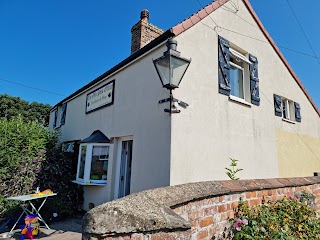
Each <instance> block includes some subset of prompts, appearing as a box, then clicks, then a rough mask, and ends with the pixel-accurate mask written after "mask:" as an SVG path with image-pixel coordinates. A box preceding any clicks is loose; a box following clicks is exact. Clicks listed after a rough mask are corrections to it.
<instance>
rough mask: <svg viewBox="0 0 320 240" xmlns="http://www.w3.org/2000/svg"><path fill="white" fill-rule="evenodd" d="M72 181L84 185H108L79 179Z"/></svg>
mask: <svg viewBox="0 0 320 240" xmlns="http://www.w3.org/2000/svg"><path fill="white" fill-rule="evenodd" d="M71 182H73V183H76V184H79V185H83V186H101V187H103V186H105V185H107V183H91V182H90V183H88V182H82V181H79V180H73V181H71Z"/></svg>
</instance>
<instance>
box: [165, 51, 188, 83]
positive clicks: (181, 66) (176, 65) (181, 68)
mask: <svg viewBox="0 0 320 240" xmlns="http://www.w3.org/2000/svg"><path fill="white" fill-rule="evenodd" d="M170 63H171V69H172V71H171V77H170V79H171V81H170V84H171V85H173V86H175V87H178V86H179V84H180V82H181V80H182V77H183V75H184V73H185V72H186V70H187V68H188V66H189V64H190V62H189V61H188V60H185V59H182V58H179V57H175V56H171V61H170Z"/></svg>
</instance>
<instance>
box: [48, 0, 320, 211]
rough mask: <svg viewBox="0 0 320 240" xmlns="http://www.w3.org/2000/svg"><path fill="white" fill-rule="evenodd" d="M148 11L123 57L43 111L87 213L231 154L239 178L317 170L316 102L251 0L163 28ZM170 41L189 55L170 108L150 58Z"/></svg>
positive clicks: (210, 174)
mask: <svg viewBox="0 0 320 240" xmlns="http://www.w3.org/2000/svg"><path fill="white" fill-rule="evenodd" d="M226 8H228V9H229V10H230V9H231V10H232V9H234V11H226ZM148 19H149V13H148V12H147V11H145V10H144V11H142V13H141V19H140V21H139V22H138V23H137V24H136V25H134V26H133V28H132V48H131V51H132V53H131V55H130V56H129V57H128V58H126V59H125V60H123V61H122V62H121V63H119V64H118V65H116V66H114V67H113V68H111V69H110V70H108V71H107V72H105V73H104V74H102V75H101V76H99V77H97V78H96V79H94V80H93V81H91V82H89V83H88V84H87V85H85V86H84V87H82V88H81V89H79V90H78V91H76V92H75V93H73V94H71V95H70V96H68V97H67V98H65V99H63V100H62V101H61V102H59V103H58V104H56V105H55V106H54V107H53V108H52V110H51V115H50V126H51V127H52V128H53V129H59V130H60V131H61V139H60V140H61V142H63V143H65V144H64V145H65V147H66V148H65V149H66V151H74V153H75V155H76V157H77V159H78V164H77V176H75V181H74V183H75V184H81V185H83V186H84V199H85V201H84V205H83V208H84V209H88V208H89V207H90V205H91V206H93V205H99V204H101V203H103V202H106V201H110V200H113V199H116V198H119V197H123V196H125V195H127V194H129V193H134V192H138V191H142V190H145V189H150V188H156V187H161V186H168V185H176V184H182V183H187V182H195V181H206V180H219V179H227V175H226V174H225V167H227V166H228V165H229V158H236V159H238V160H239V166H240V167H241V168H243V169H244V170H243V171H242V172H240V174H239V177H241V178H273V177H298V176H310V175H313V172H317V171H320V147H319V146H320V118H319V116H320V112H319V109H318V108H317V106H316V105H315V103H314V102H313V101H312V99H311V97H310V95H309V94H308V93H307V91H306V90H305V88H304V87H303V85H302V82H301V81H300V80H299V78H298V77H297V75H296V74H295V73H294V71H293V70H292V68H291V67H290V65H289V64H288V62H287V61H286V59H285V58H284V56H283V55H282V53H281V52H280V50H279V49H278V47H277V46H276V44H275V43H274V41H273V40H272V39H271V37H270V35H269V34H268V33H267V31H266V30H265V28H264V27H263V25H262V23H261V22H260V20H259V18H258V17H257V15H256V14H255V12H254V10H253V9H252V7H251V5H250V3H249V1H248V0H241V1H239V6H238V7H237V9H235V6H234V4H231V3H230V2H229V1H228V0H220V1H215V2H213V3H211V4H209V5H208V6H207V7H205V9H202V10H200V11H199V12H197V13H195V14H194V15H192V16H191V17H190V18H188V19H186V20H184V21H183V22H181V23H179V24H178V25H176V26H174V27H172V28H171V29H169V30H167V31H162V30H161V29H159V28H157V27H156V26H154V25H152V24H150V23H149V21H148ZM222 19H223V21H222ZM243 19H245V20H246V21H243ZM216 24H218V25H216ZM250 25H251V26H250ZM248 36H249V37H248ZM168 39H171V40H173V41H171V43H172V44H171V45H174V41H177V43H178V45H177V50H178V51H179V52H180V53H181V55H180V57H183V58H186V59H192V61H191V64H190V65H189V67H188V69H187V71H186V72H184V70H182V71H181V72H180V73H181V74H180V75H183V74H184V73H185V74H184V76H183V79H182V81H181V83H180V85H179V88H177V89H175V90H173V91H172V93H173V96H172V100H173V103H172V105H170V101H167V100H168V99H169V100H170V94H169V91H168V90H167V89H166V88H163V86H162V84H161V81H160V79H159V75H160V76H162V77H163V78H165V76H164V75H161V74H162V72H161V68H162V67H163V69H162V70H166V68H165V66H164V65H163V64H162V65H161V64H160V65H158V68H157V69H156V68H155V64H154V60H155V59H159V58H160V57H162V56H163V53H164V52H166V51H167V46H166V43H167V41H168ZM256 39H259V40H261V41H257V40H256ZM265 42H267V43H269V44H266V43H265ZM174 48H175V46H173V49H171V50H170V51H169V52H171V53H172V54H173V55H175V54H178V53H177V52H176V51H175V50H174ZM186 61H188V60H186ZM172 65H174V63H172V62H171V66H172ZM271 69H272V71H271ZM157 70H158V72H157ZM179 70H180V69H174V70H173V71H174V72H170V71H169V72H168V73H170V74H176V72H177V71H179ZM172 76H173V75H172ZM170 106H171V112H172V114H170V110H168V109H170ZM164 110H165V111H164ZM168 111H169V112H168ZM179 112H180V113H179Z"/></svg>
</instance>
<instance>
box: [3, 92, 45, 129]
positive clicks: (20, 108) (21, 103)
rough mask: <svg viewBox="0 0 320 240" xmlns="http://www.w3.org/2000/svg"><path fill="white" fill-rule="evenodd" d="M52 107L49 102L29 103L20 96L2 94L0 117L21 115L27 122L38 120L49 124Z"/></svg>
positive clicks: (9, 117)
mask: <svg viewBox="0 0 320 240" xmlns="http://www.w3.org/2000/svg"><path fill="white" fill-rule="evenodd" d="M50 108H51V106H50V105H49V104H42V103H37V102H33V103H29V102H27V101H25V100H22V99H21V98H19V97H12V96H9V95H7V94H0V117H6V118H8V119H11V118H12V117H16V116H19V115H21V117H22V119H23V120H24V121H26V122H29V121H35V120H37V121H39V122H41V123H42V122H43V123H44V125H45V126H48V124H49V116H50Z"/></svg>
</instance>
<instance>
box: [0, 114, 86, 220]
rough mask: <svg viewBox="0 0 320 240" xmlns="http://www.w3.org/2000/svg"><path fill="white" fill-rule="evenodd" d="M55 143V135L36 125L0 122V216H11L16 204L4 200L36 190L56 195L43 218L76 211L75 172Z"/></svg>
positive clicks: (77, 196) (11, 120)
mask: <svg viewBox="0 0 320 240" xmlns="http://www.w3.org/2000/svg"><path fill="white" fill-rule="evenodd" d="M57 143H58V135H57V133H56V132H52V131H49V129H48V128H46V127H44V126H43V125H42V124H38V123H37V122H36V121H32V122H27V123H26V122H24V121H23V119H22V118H21V117H13V118H11V119H10V120H7V119H6V118H0V146H1V148H0V216H2V217H3V216H4V215H5V214H11V213H12V211H15V210H17V205H18V204H19V202H17V201H8V200H6V199H5V198H7V197H10V196H18V195H24V194H30V193H32V192H33V190H35V189H36V188H37V187H40V190H45V189H46V188H50V189H51V190H52V191H54V192H58V195H57V196H55V197H53V198H52V199H50V198H49V199H48V202H47V203H46V204H45V205H44V207H43V208H42V210H41V214H42V216H43V217H45V216H48V215H51V214H52V212H60V214H62V215H64V216H67V215H71V214H73V213H74V211H75V210H77V208H78V205H79V203H80V201H81V197H80V196H81V194H82V193H81V189H79V187H78V186H77V185H75V184H73V183H72V182H71V180H73V179H74V176H75V175H76V173H75V169H73V168H72V161H71V160H70V159H69V158H68V157H67V156H65V154H64V153H63V152H62V151H61V148H59V145H57ZM19 211H20V210H19ZM51 216H52V215H51Z"/></svg>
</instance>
